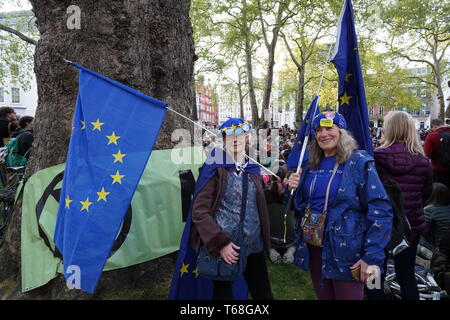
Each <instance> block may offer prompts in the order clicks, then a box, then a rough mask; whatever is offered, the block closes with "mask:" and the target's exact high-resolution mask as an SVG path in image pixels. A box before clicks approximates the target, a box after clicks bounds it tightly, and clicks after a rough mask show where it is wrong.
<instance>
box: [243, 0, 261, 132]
mask: <svg viewBox="0 0 450 320" xmlns="http://www.w3.org/2000/svg"><path fill="white" fill-rule="evenodd" d="M242 5H243V9H242V25H243V33H244V36H245V66H246V68H247V80H248V95H249V97H250V107H251V109H252V124H253V127H254V128H258V127H259V112H258V104H257V102H256V94H255V86H254V81H253V66H252V45H251V40H250V27H249V25H248V20H247V12H246V8H245V6H246V5H247V2H246V1H245V0H243V1H242Z"/></svg>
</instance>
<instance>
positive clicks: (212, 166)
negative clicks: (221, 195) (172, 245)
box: [169, 147, 260, 300]
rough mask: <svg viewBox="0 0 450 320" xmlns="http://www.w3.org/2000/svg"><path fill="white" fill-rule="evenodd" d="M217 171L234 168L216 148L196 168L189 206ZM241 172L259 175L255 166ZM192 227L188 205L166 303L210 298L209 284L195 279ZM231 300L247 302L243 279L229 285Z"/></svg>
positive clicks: (195, 254) (223, 153)
mask: <svg viewBox="0 0 450 320" xmlns="http://www.w3.org/2000/svg"><path fill="white" fill-rule="evenodd" d="M220 159H222V160H220ZM216 160H219V161H216ZM220 167H221V168H226V169H227V170H235V169H236V165H235V164H234V161H233V160H232V159H231V158H230V156H229V155H228V154H227V153H226V152H225V151H224V150H223V149H221V148H218V147H217V148H215V149H213V150H212V151H211V153H210V154H209V156H208V158H207V159H206V161H205V163H204V165H203V166H202V167H201V168H200V174H199V177H198V179H197V183H196V184H195V190H194V195H193V198H192V203H194V201H195V199H196V197H197V194H198V193H199V192H200V191H201V190H202V189H203V187H204V186H205V185H206V184H207V183H208V181H209V180H210V179H211V178H213V177H214V175H215V174H216V172H217V170H218V168H220ZM245 172H248V173H253V174H257V175H259V174H260V169H259V167H258V166H257V165H256V164H255V163H253V162H252V161H250V162H249V163H248V165H247V166H246V167H245ZM192 223H193V222H192V204H191V208H190V210H189V215H188V218H187V220H186V225H185V227H184V231H183V236H182V238H181V242H180V251H179V252H178V257H177V262H176V264H175V270H174V272H173V276H172V283H171V285H170V290H169V300H211V299H212V298H213V281H212V280H209V279H206V278H203V277H202V276H201V275H199V273H198V268H197V257H198V255H197V252H196V251H195V249H194V248H192V246H191V245H190V243H189V239H190V233H191V225H192ZM233 299H234V300H246V299H248V287H247V282H246V281H245V278H244V276H240V277H238V278H237V279H235V280H234V281H233Z"/></svg>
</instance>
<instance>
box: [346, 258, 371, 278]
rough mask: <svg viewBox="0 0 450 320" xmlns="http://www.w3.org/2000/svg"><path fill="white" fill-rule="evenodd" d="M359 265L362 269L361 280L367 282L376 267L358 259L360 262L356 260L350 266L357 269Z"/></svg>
mask: <svg viewBox="0 0 450 320" xmlns="http://www.w3.org/2000/svg"><path fill="white" fill-rule="evenodd" d="M358 267H361V271H360V274H359V281H360V282H362V283H366V282H367V280H368V279H369V277H370V276H371V275H373V272H374V268H370V267H369V265H368V264H367V263H365V262H364V261H362V260H358V262H356V263H355V264H354V265H352V266H351V267H350V269H352V270H353V269H356V268H358Z"/></svg>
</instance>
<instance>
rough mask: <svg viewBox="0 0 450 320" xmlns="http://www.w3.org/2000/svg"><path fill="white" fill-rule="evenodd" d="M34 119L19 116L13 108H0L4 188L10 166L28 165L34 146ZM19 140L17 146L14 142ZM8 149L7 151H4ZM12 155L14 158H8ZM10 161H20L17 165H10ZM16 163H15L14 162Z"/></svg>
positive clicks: (0, 168)
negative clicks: (8, 155) (7, 168)
mask: <svg viewBox="0 0 450 320" xmlns="http://www.w3.org/2000/svg"><path fill="white" fill-rule="evenodd" d="M33 129H34V117H32V116H18V115H17V114H16V112H15V110H14V109H13V108H11V107H1V108H0V153H1V154H2V155H3V159H2V164H3V165H2V166H0V175H1V177H0V178H1V181H2V183H3V186H5V185H6V182H7V174H8V172H7V170H6V167H8V166H18V165H20V166H23V165H26V163H27V161H28V159H29V157H30V155H31V146H32V144H33ZM13 140H17V143H16V144H13V143H12V141H13ZM3 149H7V150H3ZM8 153H12V154H13V155H14V158H13V157H9V158H8V157H7V156H6V155H7V154H8ZM5 158H6V161H5ZM9 159H19V160H18V162H17V163H13V164H10V163H8V160H9ZM13 162H15V161H13Z"/></svg>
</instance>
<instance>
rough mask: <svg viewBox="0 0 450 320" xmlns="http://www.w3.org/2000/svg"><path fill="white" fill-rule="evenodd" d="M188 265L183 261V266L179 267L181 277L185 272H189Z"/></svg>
mask: <svg viewBox="0 0 450 320" xmlns="http://www.w3.org/2000/svg"><path fill="white" fill-rule="evenodd" d="M188 267H189V265H188V264H184V263H183V266H182V267H181V269H180V273H181V277H182V276H183V275H184V274H185V273H189V270H188Z"/></svg>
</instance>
